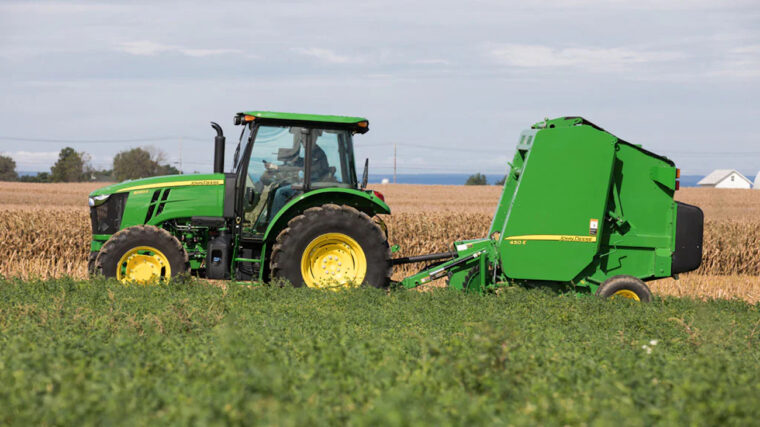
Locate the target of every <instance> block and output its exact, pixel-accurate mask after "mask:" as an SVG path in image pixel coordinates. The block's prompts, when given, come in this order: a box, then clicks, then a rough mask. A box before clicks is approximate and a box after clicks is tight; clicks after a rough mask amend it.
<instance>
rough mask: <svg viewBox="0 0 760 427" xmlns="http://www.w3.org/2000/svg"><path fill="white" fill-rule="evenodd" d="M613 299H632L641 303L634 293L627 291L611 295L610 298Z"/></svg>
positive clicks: (623, 290)
mask: <svg viewBox="0 0 760 427" xmlns="http://www.w3.org/2000/svg"><path fill="white" fill-rule="evenodd" d="M615 297H622V298H628V299H632V300H634V301H641V299H639V296H638V295H636V292H633V291H631V290H628V289H621V290H619V291H617V292H615V293H614V294H612V296H611V297H610V298H615Z"/></svg>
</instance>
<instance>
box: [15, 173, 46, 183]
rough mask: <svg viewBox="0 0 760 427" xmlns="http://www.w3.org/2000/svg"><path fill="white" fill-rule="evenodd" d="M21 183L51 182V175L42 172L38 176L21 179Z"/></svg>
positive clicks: (27, 176) (25, 176)
mask: <svg viewBox="0 0 760 427" xmlns="http://www.w3.org/2000/svg"><path fill="white" fill-rule="evenodd" d="M19 181H21V182H50V174H49V173H47V172H40V173H38V174H37V175H24V176H22V177H19Z"/></svg>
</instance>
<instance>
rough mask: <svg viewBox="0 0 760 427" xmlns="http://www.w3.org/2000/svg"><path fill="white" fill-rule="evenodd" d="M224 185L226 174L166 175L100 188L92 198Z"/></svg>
mask: <svg viewBox="0 0 760 427" xmlns="http://www.w3.org/2000/svg"><path fill="white" fill-rule="evenodd" d="M209 185H224V174H221V173H215V174H193V175H166V176H154V177H150V178H142V179H134V180H130V181H124V182H120V183H118V184H113V185H109V186H107V187H103V188H99V189H97V190H95V191H93V192H92V193H90V197H94V196H103V195H108V194H114V193H126V192H129V191H135V190H149V189H155V188H167V187H189V186H209Z"/></svg>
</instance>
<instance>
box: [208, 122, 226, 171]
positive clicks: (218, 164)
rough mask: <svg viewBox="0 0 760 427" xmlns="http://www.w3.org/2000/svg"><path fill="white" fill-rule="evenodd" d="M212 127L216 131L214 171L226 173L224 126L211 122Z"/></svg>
mask: <svg viewBox="0 0 760 427" xmlns="http://www.w3.org/2000/svg"><path fill="white" fill-rule="evenodd" d="M211 127H212V128H214V130H215V131H216V137H214V173H224V141H225V138H224V132H222V127H221V126H219V125H218V124H217V123H215V122H211Z"/></svg>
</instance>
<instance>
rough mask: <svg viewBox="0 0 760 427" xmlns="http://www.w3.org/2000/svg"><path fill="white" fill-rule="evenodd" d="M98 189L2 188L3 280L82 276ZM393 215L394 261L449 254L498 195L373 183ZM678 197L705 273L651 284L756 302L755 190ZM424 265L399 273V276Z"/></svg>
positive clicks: (666, 290) (758, 226)
mask: <svg viewBox="0 0 760 427" xmlns="http://www.w3.org/2000/svg"><path fill="white" fill-rule="evenodd" d="M102 185H103V184H89V183H88V184H26V183H0V242H2V246H1V247H0V274H2V275H4V276H21V277H43V278H45V277H56V276H62V275H70V276H73V277H78V278H84V277H86V264H87V255H88V253H89V238H90V225H89V216H88V208H87V194H88V193H89V192H90V191H92V190H94V189H95V188H98V187H100V186H102ZM375 189H377V190H379V191H381V192H383V194H385V196H386V201H387V202H388V204H389V205H390V206H391V209H392V210H393V215H391V216H388V217H386V218H385V221H386V223H387V224H388V229H389V234H390V243H391V244H398V245H399V246H400V247H401V251H400V252H399V253H397V254H396V256H408V255H417V254H422V253H430V252H443V251H448V250H450V249H451V248H450V244H451V242H453V241H455V240H459V239H466V238H475V237H483V236H484V235H485V233H486V232H487V229H488V226H489V224H490V221H491V215H492V214H493V212H494V210H495V208H496V204H497V203H498V200H499V195H500V191H501V189H500V188H499V187H496V186H478V187H464V186H422V185H391V184H386V185H375ZM676 199H677V200H680V201H683V202H686V203H690V204H695V205H697V206H700V207H701V208H702V209H703V210H704V212H705V247H704V258H703V264H702V267H701V268H700V269H699V270H698V271H696V272H694V273H691V274H687V275H683V276H682V277H681V280H678V281H676V280H672V279H667V280H660V281H657V282H654V283H650V285H651V286H652V289H653V290H654V291H655V292H657V293H660V294H669V295H678V296H695V297H720V298H731V297H739V298H743V299H746V300H748V301H751V302H756V301H760V191H752V190H714V189H696V188H687V189H683V190H681V191H679V192H678V193H676ZM422 267H423V266H422V265H412V266H406V268H405V269H399V270H397V271H396V274H395V276H394V278H400V277H403V276H404V275H407V274H409V273H411V272H413V271H415V270H416V269H420V268H422Z"/></svg>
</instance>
